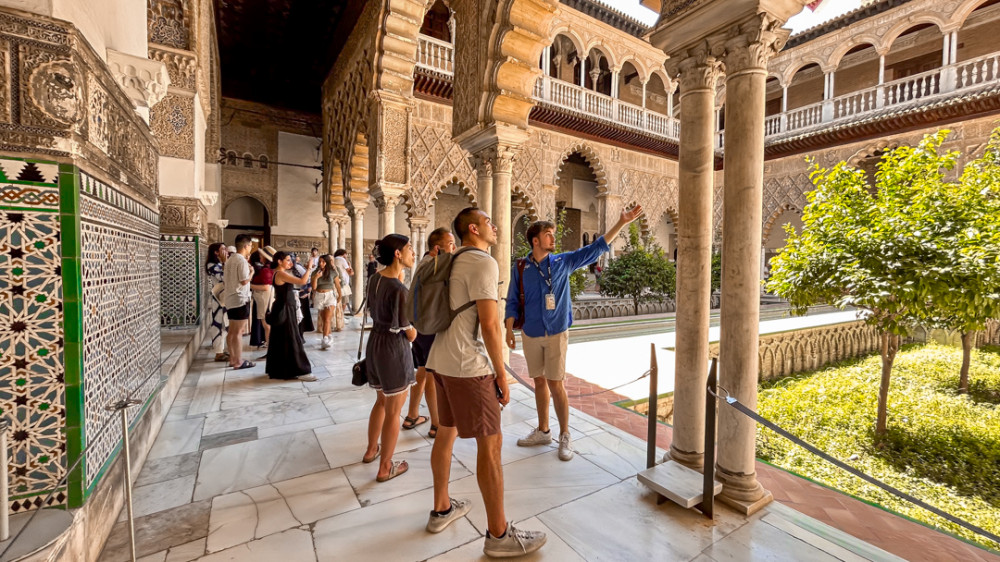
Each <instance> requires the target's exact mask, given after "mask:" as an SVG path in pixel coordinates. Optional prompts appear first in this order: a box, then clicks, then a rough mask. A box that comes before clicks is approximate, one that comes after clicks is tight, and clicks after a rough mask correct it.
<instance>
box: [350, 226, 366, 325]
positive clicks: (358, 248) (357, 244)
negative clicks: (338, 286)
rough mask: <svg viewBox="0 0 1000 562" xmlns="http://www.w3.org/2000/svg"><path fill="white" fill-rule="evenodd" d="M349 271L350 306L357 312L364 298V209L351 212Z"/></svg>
mask: <svg viewBox="0 0 1000 562" xmlns="http://www.w3.org/2000/svg"><path fill="white" fill-rule="evenodd" d="M351 269H353V270H354V277H353V278H352V279H351V306H353V307H354V309H355V310H357V309H358V308H360V307H361V301H363V300H364V298H365V210H364V208H355V209H354V210H353V211H351Z"/></svg>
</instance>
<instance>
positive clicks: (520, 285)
mask: <svg viewBox="0 0 1000 562" xmlns="http://www.w3.org/2000/svg"><path fill="white" fill-rule="evenodd" d="M527 266H528V258H520V259H518V260H517V290H518V301H517V315H518V318H519V319H520V320H521V325H522V326H523V325H524V268H526V267H527Z"/></svg>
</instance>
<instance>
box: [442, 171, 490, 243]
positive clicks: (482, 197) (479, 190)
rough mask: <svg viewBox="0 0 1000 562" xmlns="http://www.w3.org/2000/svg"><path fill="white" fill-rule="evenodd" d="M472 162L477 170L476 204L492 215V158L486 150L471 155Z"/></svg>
mask: <svg viewBox="0 0 1000 562" xmlns="http://www.w3.org/2000/svg"><path fill="white" fill-rule="evenodd" d="M470 162H471V163H472V167H473V168H474V169H475V170H476V205H477V206H478V207H479V208H480V209H482V211H483V212H484V213H486V214H487V215H490V216H492V215H493V213H492V211H493V168H492V167H491V165H490V159H489V157H488V155H487V153H486V151H483V152H481V153H479V154H475V155H473V156H471V157H470ZM451 218H454V217H451ZM449 220H450V219H449ZM455 243H456V244H459V245H461V241H460V240H457V239H456V240H455Z"/></svg>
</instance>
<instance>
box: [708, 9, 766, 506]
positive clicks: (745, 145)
mask: <svg viewBox="0 0 1000 562" xmlns="http://www.w3.org/2000/svg"><path fill="white" fill-rule="evenodd" d="M779 25H780V22H777V21H776V20H773V19H771V18H770V17H769V16H767V15H766V14H759V15H757V16H755V17H754V18H752V19H751V20H750V21H749V22H748V23H745V24H743V25H742V26H741V29H740V31H741V32H742V34H741V35H739V36H736V37H734V38H732V39H730V40H728V41H727V42H726V44H725V47H726V54H725V59H724V61H725V66H726V92H727V96H728V97H729V99H738V100H740V103H730V104H726V139H725V156H724V170H725V179H724V184H725V188H724V191H723V228H722V232H723V238H722V310H721V318H720V324H721V329H720V339H719V350H720V351H719V363H720V380H719V386H721V387H723V388H725V389H726V390H727V391H728V392H729V394H730V395H731V396H734V397H735V398H736V399H738V400H739V401H740V402H741V403H742V404H744V405H745V406H747V407H748V408H750V409H756V408H757V376H758V370H759V369H758V366H759V359H758V347H759V329H760V328H759V324H760V248H761V247H760V239H761V235H762V232H761V231H762V228H761V214H762V205H763V195H764V105H765V85H766V81H767V61H768V60H769V59H770V57H771V56H773V55H774V54H775V53H776V52H777V49H778V48H779V47H780V44H779V43H780V42H781V41H780V40H779V38H778V37H779V36H778V34H777V33H776V32H775V31H776V29H777V27H778V26H779ZM718 438H719V454H718V458H717V463H716V464H717V467H718V476H719V479H720V480H721V481H722V482H723V490H722V495H721V497H720V499H721V500H722V501H724V502H726V503H728V504H730V505H732V506H733V507H736V508H738V509H740V510H742V511H743V512H744V513H746V514H749V513H753V512H754V511H757V510H758V509H760V508H761V507H763V506H764V505H765V504H767V503H768V502H770V501H771V499H772V498H771V493H770V492H767V491H766V490H764V489H763V488H762V487H761V485H760V483H759V482H758V481H757V473H756V457H755V446H756V424H755V423H754V421H753V420H751V419H750V418H747V417H746V416H744V415H743V414H741V413H739V412H737V411H736V410H735V409H733V408H725V407H723V408H722V409H721V410H720V411H719V432H718Z"/></svg>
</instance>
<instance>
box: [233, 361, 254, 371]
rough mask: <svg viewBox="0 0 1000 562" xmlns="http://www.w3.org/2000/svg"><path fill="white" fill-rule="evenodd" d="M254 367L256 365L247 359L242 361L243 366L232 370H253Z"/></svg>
mask: <svg viewBox="0 0 1000 562" xmlns="http://www.w3.org/2000/svg"><path fill="white" fill-rule="evenodd" d="M256 366H257V364H256V363H254V362H253V361H250V360H249V359H248V360H245V361H243V364H242V365H240V366H239V367H233V370H234V371H239V370H240V369H253V368H254V367H256Z"/></svg>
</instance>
